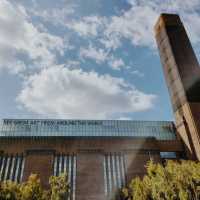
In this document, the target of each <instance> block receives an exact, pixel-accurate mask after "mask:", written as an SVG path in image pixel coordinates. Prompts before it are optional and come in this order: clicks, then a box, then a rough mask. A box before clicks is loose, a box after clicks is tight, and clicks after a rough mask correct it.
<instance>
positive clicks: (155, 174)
mask: <svg viewBox="0 0 200 200" xmlns="http://www.w3.org/2000/svg"><path fill="white" fill-rule="evenodd" d="M122 192H123V196H124V199H126V200H200V162H194V161H185V160H183V161H180V162H176V161H171V160H168V161H167V162H166V165H165V166H162V165H161V164H155V163H153V161H149V162H148V163H147V175H145V176H144V177H143V179H140V178H139V177H136V178H134V179H133V180H132V181H131V182H130V184H129V186H128V187H127V188H123V190H122Z"/></svg>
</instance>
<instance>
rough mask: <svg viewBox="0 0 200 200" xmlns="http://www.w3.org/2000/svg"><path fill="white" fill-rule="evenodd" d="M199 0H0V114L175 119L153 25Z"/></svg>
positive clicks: (197, 43) (191, 14)
mask: <svg viewBox="0 0 200 200" xmlns="http://www.w3.org/2000/svg"><path fill="white" fill-rule="evenodd" d="M162 12H168V13H177V14H179V15H180V17H181V19H182V21H183V23H184V25H185V28H186V30H187V32H188V35H189V38H190V40H191V42H192V45H193V47H194V49H195V52H196V55H197V57H198V59H199V58H200V1H199V0H190V1H188V0H162V1H160V0H148V1H146V0H57V1H55V0H29V1H27V0H0V27H1V28H0V119H3V118H54V119H121V120H123V119H131V120H173V119H174V118H173V113H172V108H171V103H170V99H169V94H168V90H167V87H166V84H165V80H164V76H163V71H162V66H161V64H160V58H159V53H158V50H157V46H156V42H155V39H154V32H153V27H154V25H155V23H156V21H157V19H158V17H159V15H160V13H162Z"/></svg>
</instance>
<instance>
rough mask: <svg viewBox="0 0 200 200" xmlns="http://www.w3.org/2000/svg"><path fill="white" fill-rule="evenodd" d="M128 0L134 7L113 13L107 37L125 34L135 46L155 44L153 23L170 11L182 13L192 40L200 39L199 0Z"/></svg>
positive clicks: (123, 36)
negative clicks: (119, 12) (117, 13)
mask: <svg viewBox="0 0 200 200" xmlns="http://www.w3.org/2000/svg"><path fill="white" fill-rule="evenodd" d="M128 2H129V3H130V4H131V5H132V7H131V8H130V9H129V10H127V11H125V12H124V13H123V14H122V15H120V16H113V17H112V18H111V22H109V23H108V24H107V28H106V29H105V35H106V37H107V38H108V39H107V41H109V38H111V41H112V38H119V40H120V39H122V38H125V39H127V40H130V41H131V42H132V44H133V45H135V46H138V45H139V46H147V47H155V46H156V45H155V40H154V33H153V27H154V25H155V23H156V20H157V19H158V17H159V15H160V13H162V12H169V13H179V14H180V16H181V18H182V20H183V22H184V24H185V26H186V28H187V29H188V30H189V35H190V36H191V40H192V42H193V43H195V44H199V43H200V31H199V25H198V24H199V22H200V14H199V11H198V8H199V7H200V1H199V0H191V1H187V0H166V1H160V0H149V1H146V0H128ZM104 43H105V42H104ZM105 44H106V43H105ZM119 45H120V43H119ZM115 48H116V47H115Z"/></svg>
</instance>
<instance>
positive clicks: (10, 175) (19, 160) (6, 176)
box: [0, 154, 25, 182]
mask: <svg viewBox="0 0 200 200" xmlns="http://www.w3.org/2000/svg"><path fill="white" fill-rule="evenodd" d="M24 163H25V157H24V156H23V155H22V154H21V155H3V156H0V180H1V181H5V180H12V181H15V182H21V181H22V177H23V172H24Z"/></svg>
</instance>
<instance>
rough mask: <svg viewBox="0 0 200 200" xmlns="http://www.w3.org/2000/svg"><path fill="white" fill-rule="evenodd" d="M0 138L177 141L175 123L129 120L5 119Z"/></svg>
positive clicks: (1, 126)
mask: <svg viewBox="0 0 200 200" xmlns="http://www.w3.org/2000/svg"><path fill="white" fill-rule="evenodd" d="M0 136H1V137H17V136H24V137H41V136H122V137H155V138H157V139H159V140H174V139H176V133H175V128H174V124H173V122H167V121H166V122H165V121H130V120H122V121H120V120H31V119H27V120H26V119H24V120H17V119H15V120H14V119H5V120H2V121H0Z"/></svg>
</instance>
